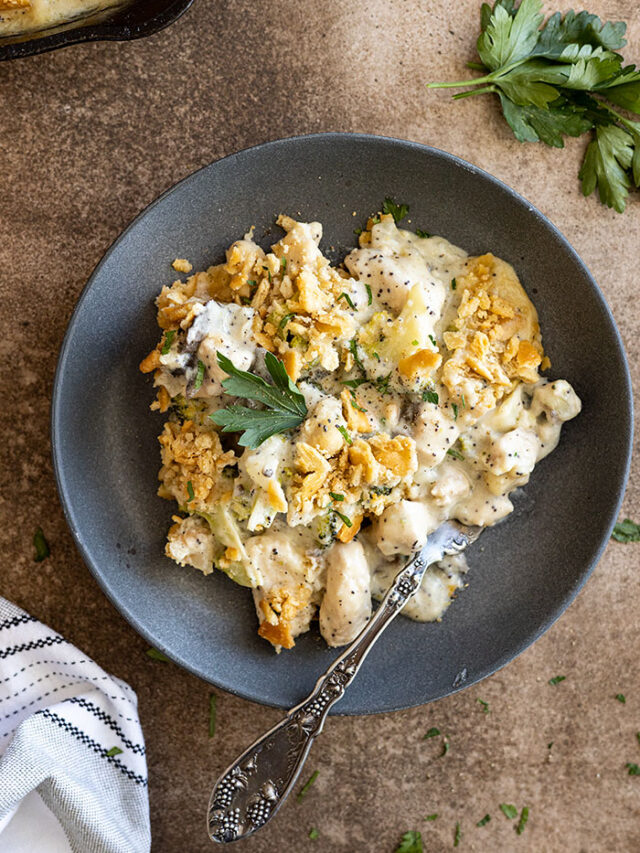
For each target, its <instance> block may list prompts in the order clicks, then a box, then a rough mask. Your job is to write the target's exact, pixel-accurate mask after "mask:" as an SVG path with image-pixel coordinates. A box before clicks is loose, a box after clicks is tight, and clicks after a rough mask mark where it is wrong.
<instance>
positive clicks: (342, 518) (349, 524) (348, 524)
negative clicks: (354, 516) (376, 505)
mask: <svg viewBox="0 0 640 853" xmlns="http://www.w3.org/2000/svg"><path fill="white" fill-rule="evenodd" d="M333 512H334V513H335V515H337V516H338V518H339V519H340V521H341V522H342V523H343V524H344V526H345V527H353V521H351V519H350V518H349V516H348V515H344V514H343V513H341V512H338V510H337V509H334V510H333Z"/></svg>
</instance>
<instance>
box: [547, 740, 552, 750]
mask: <svg viewBox="0 0 640 853" xmlns="http://www.w3.org/2000/svg"><path fill="white" fill-rule="evenodd" d="M552 746H553V741H552V740H550V741H549V743H548V744H547V749H551V747H552Z"/></svg>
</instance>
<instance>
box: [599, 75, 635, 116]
mask: <svg viewBox="0 0 640 853" xmlns="http://www.w3.org/2000/svg"><path fill="white" fill-rule="evenodd" d="M596 90H597V91H598V92H599V93H600V94H602V95H604V96H605V97H606V98H607V100H608V101H611V102H612V103H614V104H617V105H618V106H619V107H622V108H623V109H625V110H629V111H630V112H632V113H640V69H636V67H635V65H629V66H628V67H627V68H623V69H622V70H621V71H620V73H619V74H618V75H617V76H616V77H613V78H611V79H609V80H604V81H603V82H602V83H600V85H599V86H597V87H596Z"/></svg>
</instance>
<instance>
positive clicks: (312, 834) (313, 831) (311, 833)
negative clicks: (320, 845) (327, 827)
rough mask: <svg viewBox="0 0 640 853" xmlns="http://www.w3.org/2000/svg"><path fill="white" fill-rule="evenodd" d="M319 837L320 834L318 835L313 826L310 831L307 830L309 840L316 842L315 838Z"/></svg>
mask: <svg viewBox="0 0 640 853" xmlns="http://www.w3.org/2000/svg"><path fill="white" fill-rule="evenodd" d="M319 835H320V833H319V832H318V830H317V829H316V828H315V826H314V827H313V828H312V829H310V830H309V838H310V839H311V840H312V841H315V840H316V838H317V837H318V836H319Z"/></svg>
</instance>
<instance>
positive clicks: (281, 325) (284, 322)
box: [278, 314, 296, 332]
mask: <svg viewBox="0 0 640 853" xmlns="http://www.w3.org/2000/svg"><path fill="white" fill-rule="evenodd" d="M295 316H296V315H295V314H285V315H284V317H283V318H282V320H280V322H279V323H278V331H279V332H283V331H284V330H285V328H286V327H287V325H288V324H289V322H290V321H291V320H293V318H294V317H295Z"/></svg>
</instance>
